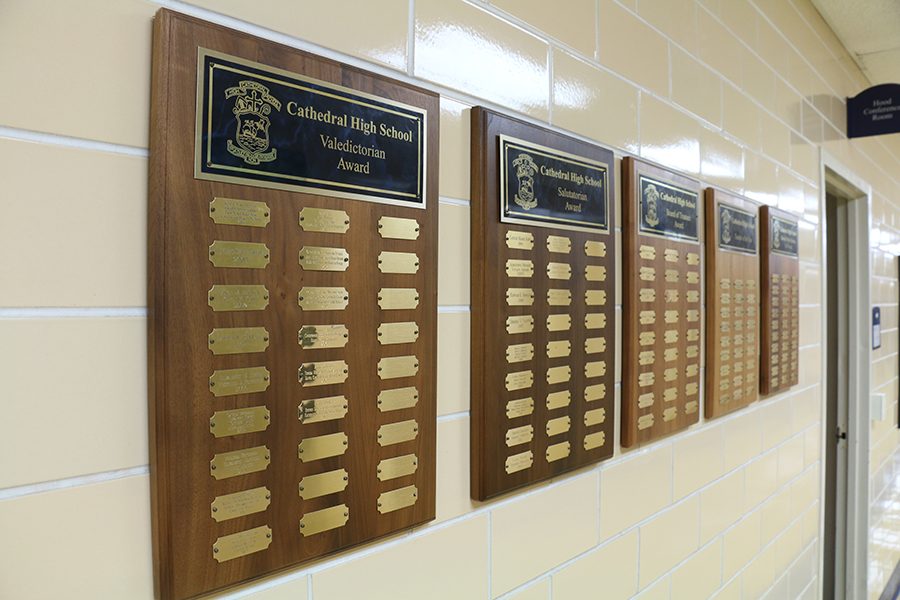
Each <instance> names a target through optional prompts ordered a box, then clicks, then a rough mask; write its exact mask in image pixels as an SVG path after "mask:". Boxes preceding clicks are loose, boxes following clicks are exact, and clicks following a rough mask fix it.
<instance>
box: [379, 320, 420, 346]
mask: <svg viewBox="0 0 900 600" xmlns="http://www.w3.org/2000/svg"><path fill="white" fill-rule="evenodd" d="M417 339H419V326H418V325H417V324H416V323H415V321H407V322H404V323H382V324H381V325H379V326H378V342H379V343H380V344H381V345H383V346H385V345H389V344H411V343H413V342H415V341H416V340H417Z"/></svg>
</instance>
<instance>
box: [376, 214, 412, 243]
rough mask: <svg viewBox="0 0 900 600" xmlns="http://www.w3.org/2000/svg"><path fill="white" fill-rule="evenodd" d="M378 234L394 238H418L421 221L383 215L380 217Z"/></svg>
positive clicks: (386, 237)
mask: <svg viewBox="0 0 900 600" xmlns="http://www.w3.org/2000/svg"><path fill="white" fill-rule="evenodd" d="M378 235H380V236H381V237H382V238H385V239H392V240H417V239H419V222H418V221H417V220H416V219H403V218H400V217H381V218H379V219H378Z"/></svg>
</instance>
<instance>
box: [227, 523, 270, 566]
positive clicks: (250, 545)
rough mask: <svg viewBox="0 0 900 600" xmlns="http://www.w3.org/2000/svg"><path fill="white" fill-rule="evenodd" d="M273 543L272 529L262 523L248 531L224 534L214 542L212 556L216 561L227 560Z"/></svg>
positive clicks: (257, 550)
mask: <svg viewBox="0 0 900 600" xmlns="http://www.w3.org/2000/svg"><path fill="white" fill-rule="evenodd" d="M271 543H272V529H271V528H270V527H269V526H268V525H262V526H260V527H255V528H253V529H248V530H247V531H240V532H238V533H232V534H231V535H223V536H222V537H220V538H218V539H217V540H216V541H215V543H214V544H213V552H212V556H213V558H214V559H216V562H220V563H221V562H225V561H227V560H232V559H235V558H239V557H241V556H247V555H248V554H254V553H256V552H261V551H263V550H266V549H268V547H269V544H271Z"/></svg>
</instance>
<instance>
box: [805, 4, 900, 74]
mask: <svg viewBox="0 0 900 600" xmlns="http://www.w3.org/2000/svg"><path fill="white" fill-rule="evenodd" d="M812 3H813V5H814V6H815V7H816V8H817V9H818V10H819V13H820V14H821V15H822V17H823V18H824V19H825V21H826V22H827V23H828V25H829V26H831V29H832V30H833V31H834V33H835V34H837V36H838V38H840V40H841V42H843V44H844V46H845V47H846V48H847V51H848V52H849V53H850V55H851V56H852V57H853V58H854V59H855V60H856V62H857V64H858V65H859V67H860V68H861V69H862V71H863V73H864V74H865V75H866V76H867V77H868V78H869V81H871V82H872V84H873V85H877V84H879V83H900V0H812Z"/></svg>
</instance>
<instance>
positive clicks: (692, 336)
mask: <svg viewBox="0 0 900 600" xmlns="http://www.w3.org/2000/svg"><path fill="white" fill-rule="evenodd" d="M699 339H700V330H699V329H688V330H687V341H689V342H696V341H698V340H699Z"/></svg>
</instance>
